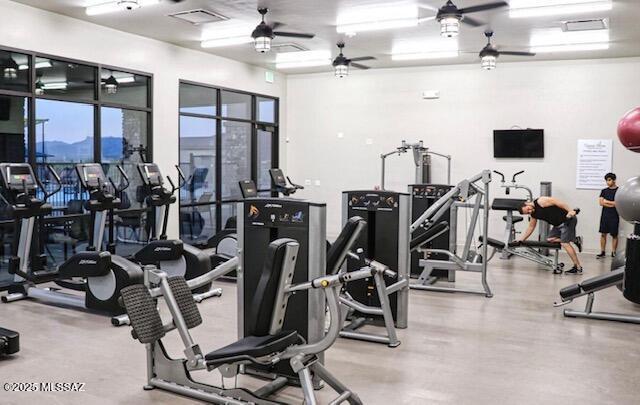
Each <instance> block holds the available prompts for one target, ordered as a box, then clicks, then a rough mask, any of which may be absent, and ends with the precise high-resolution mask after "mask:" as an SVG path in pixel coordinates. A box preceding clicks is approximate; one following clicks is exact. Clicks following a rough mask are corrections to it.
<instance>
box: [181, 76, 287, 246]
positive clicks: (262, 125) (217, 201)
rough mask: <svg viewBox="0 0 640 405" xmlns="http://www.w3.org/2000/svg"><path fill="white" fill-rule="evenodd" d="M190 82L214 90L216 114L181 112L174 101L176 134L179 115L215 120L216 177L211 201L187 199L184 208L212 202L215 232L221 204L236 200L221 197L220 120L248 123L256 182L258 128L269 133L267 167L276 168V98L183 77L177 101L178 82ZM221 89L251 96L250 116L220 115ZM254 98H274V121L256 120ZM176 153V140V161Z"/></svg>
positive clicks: (277, 122)
mask: <svg viewBox="0 0 640 405" xmlns="http://www.w3.org/2000/svg"><path fill="white" fill-rule="evenodd" d="M183 84H185V85H190V86H198V87H204V88H207V89H210V90H214V91H215V94H216V100H215V101H216V104H215V106H216V114H215V115H211V114H200V113H191V112H182V111H180V103H178V137H180V134H181V128H180V118H181V117H193V118H206V119H213V120H215V125H216V150H215V152H216V162H215V167H216V176H215V198H214V200H213V201H210V202H204V203H198V202H191V203H190V204H189V205H188V206H187V207H196V206H200V205H215V220H216V226H215V232H216V233H218V232H220V231H221V230H222V229H223V226H224V224H222V206H223V205H224V204H229V203H233V202H236V201H238V200H236V199H222V160H221V159H220V156H221V155H222V122H223V121H233V122H242V123H248V124H251V137H250V139H251V150H250V156H251V167H250V174H251V179H252V180H253V181H256V182H257V181H258V161H257V158H258V148H257V142H258V130H264V131H268V132H271V133H272V142H271V167H272V168H276V167H278V165H279V156H280V153H279V145H280V133H279V132H280V131H279V123H280V98H279V97H275V96H270V95H267V94H261V93H254V92H250V91H246V90H238V89H232V88H228V87H224V86H216V85H211V84H206V83H200V82H195V81H191V80H184V79H180V80H178V100H179V99H180V92H181V91H182V85H183ZM223 91H228V92H234V93H239V94H244V95H248V96H251V106H250V107H251V118H250V119H245V118H232V117H225V116H223V115H222V92H223ZM258 97H260V98H266V99H270V100H274V102H275V105H274V109H275V111H274V122H261V121H258V120H257V118H258V117H257V113H258V106H257V99H258ZM180 156H181V146H180V141H178V162H179V163H182V162H180ZM271 195H272V196H273V197H276V196H277V193H275V192H273V191H272V193H271ZM179 207H180V209H182V208H185V207H183V205H182V201H181V200H180V201H179Z"/></svg>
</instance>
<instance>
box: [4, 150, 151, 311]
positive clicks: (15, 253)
mask: <svg viewBox="0 0 640 405" xmlns="http://www.w3.org/2000/svg"><path fill="white" fill-rule="evenodd" d="M47 169H48V170H49V172H50V173H51V175H52V177H53V180H54V182H55V183H56V187H55V190H54V191H52V192H47V190H46V188H45V186H44V185H43V184H42V182H41V181H40V180H39V179H38V178H37V177H36V175H35V174H34V172H33V169H32V168H31V166H30V165H29V164H28V163H0V179H1V182H2V184H1V186H2V189H3V191H4V192H5V195H6V198H7V202H8V203H9V204H10V207H11V210H12V217H13V218H14V223H15V225H14V226H15V228H14V240H13V245H12V257H11V258H10V259H9V273H11V274H15V284H13V285H12V286H10V287H9V294H8V295H6V296H4V297H2V301H3V302H5V303H6V302H13V301H17V300H21V299H25V298H33V299H37V300H41V301H44V302H47V303H54V304H62V305H68V306H73V307H78V308H83V309H90V310H98V311H103V312H106V313H107V314H109V315H120V314H122V313H123V312H124V311H123V308H122V307H121V305H120V303H119V301H118V299H119V297H120V290H121V289H122V288H124V287H126V286H129V285H132V284H136V283H142V281H143V280H142V279H143V272H142V269H141V268H140V266H138V265H136V264H135V263H132V262H130V261H128V260H126V259H124V258H122V257H119V256H117V255H112V254H110V253H109V252H107V251H86V252H79V253H76V254H74V255H73V256H71V257H70V258H69V259H68V260H66V261H65V262H64V263H62V264H61V265H60V266H58V267H57V268H56V269H53V270H48V269H45V270H36V269H35V268H34V267H35V266H40V264H39V263H29V257H30V250H31V244H32V237H33V231H34V224H35V220H36V218H37V217H43V216H45V215H47V214H49V213H51V211H52V207H51V205H50V204H48V203H47V199H48V198H49V197H51V196H52V195H53V194H55V193H57V192H58V191H60V189H61V188H62V184H61V181H60V176H58V174H57V173H56V172H55V170H54V169H53V167H51V166H47ZM38 189H39V190H40V192H42V194H43V196H44V197H43V198H42V199H39V198H37V196H36V194H37V191H38ZM89 203H90V206H92V207H93V208H94V210H93V211H92V213H91V215H92V218H93V217H95V216H96V214H97V213H98V212H100V210H101V209H102V208H103V205H102V202H100V201H95V200H90V201H89ZM90 245H91V242H90ZM30 264H31V266H30ZM77 279H81V281H80V282H77V281H74V280H77ZM47 282H55V283H57V284H58V285H60V286H62V287H65V288H67V289H72V290H76V291H82V292H84V297H82V296H80V295H74V294H68V293H65V292H61V291H59V290H58V289H51V288H40V287H38V285H39V284H42V283H47Z"/></svg>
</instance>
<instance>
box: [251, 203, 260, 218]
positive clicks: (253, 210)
mask: <svg viewBox="0 0 640 405" xmlns="http://www.w3.org/2000/svg"><path fill="white" fill-rule="evenodd" d="M259 215H260V210H259V209H258V207H256V206H255V205H251V207H249V218H251V219H256V218H258V216H259Z"/></svg>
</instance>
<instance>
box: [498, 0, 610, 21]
mask: <svg viewBox="0 0 640 405" xmlns="http://www.w3.org/2000/svg"><path fill="white" fill-rule="evenodd" d="M612 8H613V2H612V1H611V0H511V2H510V3H509V17H511V18H527V17H541V16H550V15H570V14H578V13H591V12H596V11H608V10H611V9H612Z"/></svg>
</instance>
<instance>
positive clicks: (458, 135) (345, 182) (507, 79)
mask: <svg viewBox="0 0 640 405" xmlns="http://www.w3.org/2000/svg"><path fill="white" fill-rule="evenodd" d="M638 72H640V58H630V59H612V60H580V61H563V62H527V63H503V64H500V65H499V66H498V69H497V70H495V71H492V72H485V71H483V70H481V69H480V67H479V66H478V65H475V64H474V65H456V66H438V67H428V68H399V69H384V70H369V71H355V72H352V75H351V76H349V77H348V78H345V79H342V80H340V79H336V78H334V77H333V75H332V74H331V73H323V74H309V75H290V76H288V77H287V97H288V100H289V105H288V111H287V112H288V114H287V128H288V137H289V142H288V144H287V150H286V153H287V156H288V166H287V169H288V172H289V173H288V174H289V175H290V176H291V178H292V179H295V180H297V181H298V182H300V183H302V182H304V181H305V180H313V181H314V183H313V184H315V180H319V181H320V186H315V185H312V186H308V187H307V189H306V190H304V191H303V192H302V193H301V195H302V196H303V197H306V198H310V199H313V200H320V201H326V202H327V203H328V211H329V212H328V217H329V218H328V224H329V230H328V234H329V235H335V234H336V233H337V232H338V230H339V226H340V215H341V209H340V192H341V191H342V190H348V189H365V188H372V187H374V186H376V185H378V184H379V182H380V173H379V172H380V159H379V155H380V153H382V152H386V151H390V150H393V149H394V148H395V147H397V146H398V145H399V144H400V142H401V140H403V139H406V140H407V141H411V142H414V141H417V140H420V139H421V140H424V142H425V145H426V146H428V147H430V148H431V149H432V150H434V151H438V152H441V153H445V154H451V155H452V156H453V175H452V177H453V181H454V182H457V181H459V180H461V179H463V178H466V177H470V176H472V175H473V174H475V173H477V172H479V171H480V170H482V169H495V170H500V171H503V172H506V173H514V172H515V171H519V170H526V173H525V174H524V175H523V176H522V177H521V178H520V181H521V182H522V183H525V184H529V185H530V186H531V187H532V188H533V190H534V193H537V192H538V191H539V183H540V181H544V180H546V181H552V182H553V191H554V195H555V196H556V197H558V198H560V199H563V200H565V201H568V202H569V203H570V204H571V205H572V206H576V207H580V208H581V209H582V213H581V214H580V221H579V228H578V230H579V233H580V234H582V235H584V237H585V241H586V247H587V248H588V249H597V243H598V242H597V241H598V235H597V231H598V223H599V222H598V221H599V215H600V208H599V206H598V205H597V197H598V194H599V192H598V191H596V190H576V188H575V177H576V175H575V171H576V140H577V139H614V167H613V169H614V171H615V172H616V173H617V174H618V177H619V179H623V180H624V179H627V178H629V177H631V176H633V175H637V174H640V173H638V172H639V170H638V167H639V162H640V159H639V158H640V156H638V155H637V154H634V153H632V152H629V151H627V150H626V149H624V148H623V147H622V146H620V144H619V142H618V141H617V136H616V125H617V122H618V120H619V119H620V118H621V117H622V115H623V114H624V113H625V112H626V111H627V110H629V109H631V108H632V107H636V106H638V105H640V81H638ZM423 90H440V92H441V99H439V100H423V99H422V98H421V93H422V91H423ZM514 125H519V126H520V127H523V128H527V127H530V128H544V130H545V149H546V151H545V158H544V159H541V160H518V159H510V160H496V159H494V158H493V146H492V142H493V141H492V134H493V129H508V128H510V127H512V126H514ZM338 133H343V137H342V138H339V137H338ZM367 140H369V143H370V144H367ZM445 168H446V166H445V164H444V162H442V161H440V160H438V159H436V160H434V177H433V181H434V182H445V181H446V176H445ZM496 177H497V176H494V182H493V183H492V190H491V192H492V196H491V197H492V198H493V197H496V196H499V195H502V194H503V193H502V190H501V189H500V188H499V187H498V183H499V182H498V181H497V179H496ZM413 178H414V172H413V163H412V158H411V157H410V156H409V155H405V156H402V157H390V158H389V163H388V176H387V187H386V188H387V189H390V190H398V191H406V189H407V187H406V185H407V184H410V183H411V182H412V181H413ZM512 196H513V194H512ZM500 216H501V214H500ZM502 230H503V223H502V221H501V219H499V216H498V215H497V214H494V215H493V218H492V221H491V228H490V234H491V235H493V236H500V235H502Z"/></svg>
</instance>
